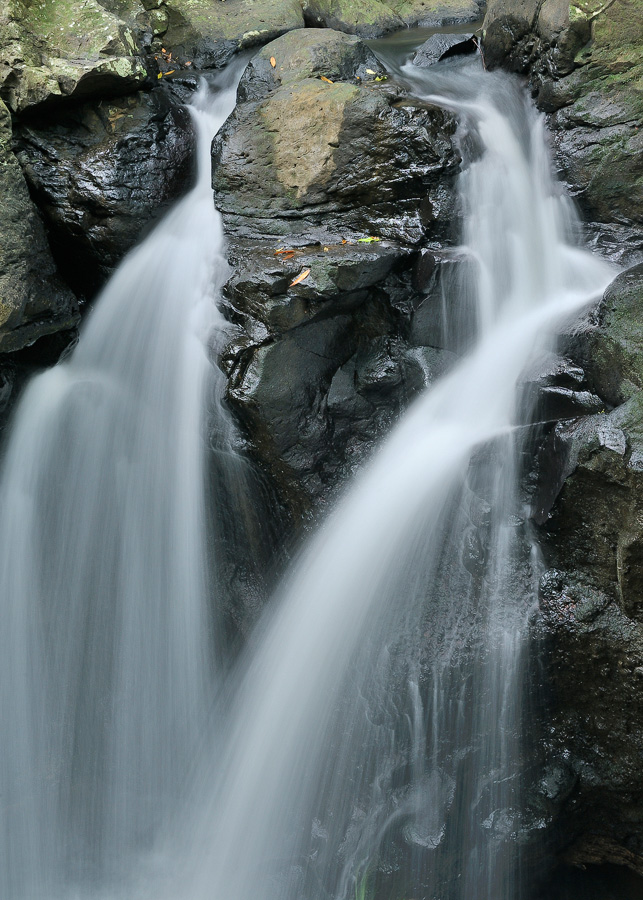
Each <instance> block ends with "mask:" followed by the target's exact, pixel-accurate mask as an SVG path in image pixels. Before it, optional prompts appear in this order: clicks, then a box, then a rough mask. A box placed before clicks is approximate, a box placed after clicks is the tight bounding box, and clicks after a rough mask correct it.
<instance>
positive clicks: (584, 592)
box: [536, 266, 643, 874]
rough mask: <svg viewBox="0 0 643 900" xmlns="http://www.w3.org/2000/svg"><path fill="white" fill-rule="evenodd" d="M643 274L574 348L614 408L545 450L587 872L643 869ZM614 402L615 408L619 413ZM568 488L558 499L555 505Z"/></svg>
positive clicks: (566, 748)
mask: <svg viewBox="0 0 643 900" xmlns="http://www.w3.org/2000/svg"><path fill="white" fill-rule="evenodd" d="M642 313H643V266H637V267H635V268H633V269H630V270H628V271H626V272H624V273H623V274H622V275H620V276H619V277H618V278H617V279H616V280H615V281H614V282H613V284H612V285H611V287H610V288H609V289H608V290H607V292H606V294H605V296H604V298H603V301H602V303H601V305H600V307H599V309H598V310H597V312H596V314H595V315H594V316H593V317H592V318H591V319H590V320H589V321H588V323H587V326H586V327H585V328H584V329H583V330H582V331H581V333H580V334H578V335H576V336H575V337H574V338H573V339H572V341H571V344H570V348H569V349H570V351H571V353H572V355H574V356H575V358H576V359H577V360H578V361H579V362H581V363H582V365H583V366H584V367H585V372H586V377H587V381H588V384H589V385H590V386H591V388H592V389H593V390H595V391H596V392H597V393H598V394H599V395H600V396H601V397H602V398H603V400H604V404H605V408H604V410H603V411H601V412H600V413H598V414H596V415H592V416H589V417H585V418H580V419H573V420H567V421H562V422H560V423H559V424H558V425H557V426H556V427H555V428H554V430H553V431H552V432H551V434H550V435H549V437H548V438H547V440H546V442H545V445H544V446H543V448H542V450H541V456H540V472H541V482H542V486H543V488H544V490H543V491H541V493H540V496H539V498H538V499H537V503H536V517H537V519H538V520H539V521H540V522H541V523H542V525H541V528H542V534H543V547H544V551H545V555H546V560H547V563H548V564H549V566H550V568H549V569H548V571H547V572H546V573H545V575H544V576H543V579H542V583H541V615H540V618H539V619H538V621H537V623H536V631H537V633H538V634H539V635H540V639H541V641H542V646H543V649H544V660H545V665H546V683H548V684H549V685H550V687H551V691H552V696H551V698H550V701H551V721H550V723H549V726H548V731H547V735H546V739H545V744H546V749H547V756H548V767H549V769H550V770H551V771H552V772H557V773H558V776H557V778H558V781H559V782H560V791H559V792H558V793H559V796H558V797H557V800H558V803H559V813H558V815H559V818H558V823H557V828H558V830H559V834H560V835H561V837H560V842H561V843H562V844H563V847H564V851H565V853H564V855H565V858H566V859H567V860H568V861H569V862H571V863H573V864H574V865H586V864H588V863H614V864H620V865H626V866H628V867H629V868H631V869H632V870H634V871H636V872H638V873H639V874H643V808H642V807H641V801H640V798H641V796H642V795H643V769H642V768H641V759H642V758H643V712H642V710H641V704H640V703H639V699H638V698H639V695H640V691H641V688H642V685H643V334H642V333H641V325H640V322H641V314H642ZM612 407H613V408H612ZM557 492H560V493H559V494H558V496H557V499H556V500H555V502H553V499H554V497H555V496H556V494H557Z"/></svg>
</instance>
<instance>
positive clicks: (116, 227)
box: [16, 85, 194, 296]
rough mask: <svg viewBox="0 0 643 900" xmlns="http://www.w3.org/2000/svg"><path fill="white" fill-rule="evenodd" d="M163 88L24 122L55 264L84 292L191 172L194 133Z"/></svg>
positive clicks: (24, 143)
mask: <svg viewBox="0 0 643 900" xmlns="http://www.w3.org/2000/svg"><path fill="white" fill-rule="evenodd" d="M179 100H180V98H177V97H175V96H173V94H172V92H171V90H169V85H161V86H159V88H155V89H154V90H153V91H152V92H151V93H142V92H138V93H135V94H132V95H130V96H129V97H124V98H122V99H114V100H111V101H102V100H101V101H98V102H96V101H94V102H88V103H85V104H82V105H78V106H74V107H73V108H72V109H70V110H69V111H54V112H53V113H52V114H50V115H49V116H44V115H41V116H39V117H38V119H37V120H36V119H33V118H32V119H29V120H26V121H24V122H23V123H22V125H21V126H20V127H19V128H18V130H17V142H16V146H17V149H18V157H19V159H20V162H21V163H22V166H23V168H24V172H25V175H26V177H27V180H28V182H29V186H30V189H31V192H32V195H33V197H34V198H35V200H36V202H37V203H38V206H39V208H40V210H41V211H42V214H43V216H44V218H45V221H46V223H47V226H48V229H49V232H50V235H51V240H52V246H53V248H54V252H55V255H56V258H57V259H58V261H59V265H60V268H61V271H62V272H63V274H64V275H65V277H66V278H67V280H68V281H69V283H70V284H71V285H72V286H73V287H74V289H75V290H76V291H77V292H78V293H79V294H83V295H85V296H91V295H92V294H93V293H95V291H96V290H97V288H98V287H100V285H101V284H102V283H103V282H104V281H105V279H106V278H107V277H108V276H109V274H110V273H111V272H112V271H113V269H114V267H115V266H116V265H117V263H118V262H119V261H120V260H121V259H122V257H123V256H124V254H125V253H126V252H127V251H128V250H129V249H130V248H131V247H132V246H133V245H134V244H135V243H136V242H137V241H138V239H139V238H140V236H141V235H142V233H143V232H144V231H145V230H146V229H148V228H149V227H150V225H151V224H152V223H153V222H154V221H155V220H156V219H157V218H158V217H159V215H160V214H162V213H163V212H164V211H165V210H166V209H167V206H168V203H169V202H171V201H173V200H175V199H176V198H177V197H179V196H181V195H182V194H184V193H185V191H186V190H187V188H188V187H189V185H190V182H191V178H192V175H193V155H194V133H193V128H192V124H191V119H190V116H189V114H188V112H187V111H186V110H185V108H184V107H183V106H181V105H180V103H179Z"/></svg>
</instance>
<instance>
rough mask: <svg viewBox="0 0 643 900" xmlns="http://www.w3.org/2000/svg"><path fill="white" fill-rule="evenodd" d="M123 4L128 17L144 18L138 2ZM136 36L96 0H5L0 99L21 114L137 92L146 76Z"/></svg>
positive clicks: (0, 24)
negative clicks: (42, 107) (40, 107)
mask: <svg viewBox="0 0 643 900" xmlns="http://www.w3.org/2000/svg"><path fill="white" fill-rule="evenodd" d="M125 5H126V7H127V11H126V14H127V15H128V16H130V15H132V16H133V17H134V18H135V17H136V15H140V16H141V17H142V18H144V17H145V10H144V8H143V6H142V5H140V4H139V3H137V2H135V0H132V2H131V3H130V2H128V3H127V4H123V6H125ZM150 33H151V30H150ZM138 37H140V35H137V34H136V33H135V31H134V30H133V29H132V28H131V27H130V26H128V25H127V24H126V22H125V21H124V20H123V19H122V18H120V16H119V15H118V14H116V13H115V12H113V11H110V9H108V8H107V5H106V6H103V5H101V4H100V3H99V2H98V0H87V2H84V3H83V4H81V5H79V4H77V3H73V2H71V0H43V2H41V3H23V2H21V0H2V2H1V3H0V97H2V99H3V100H4V101H5V103H6V104H7V106H8V107H9V108H10V109H11V110H12V111H13V112H19V111H21V110H24V109H26V108H28V107H31V106H36V105H42V104H59V103H60V102H61V101H63V100H69V99H73V100H78V99H80V98H83V97H88V96H96V95H99V96H114V95H117V94H123V93H127V92H129V91H132V90H135V89H136V87H137V86H138V85H140V84H141V83H142V82H143V81H144V80H145V79H146V78H147V70H146V67H145V65H144V63H143V60H142V58H141V55H142V48H141V45H140V43H139V41H138Z"/></svg>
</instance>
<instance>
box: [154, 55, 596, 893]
mask: <svg viewBox="0 0 643 900" xmlns="http://www.w3.org/2000/svg"><path fill="white" fill-rule="evenodd" d="M437 68H438V69H441V67H437ZM401 75H402V77H403V78H404V79H405V80H406V82H407V84H408V85H411V87H412V90H413V92H414V93H415V94H416V96H417V97H418V98H420V99H421V100H422V99H423V100H425V101H426V102H432V103H434V104H441V105H444V106H447V107H448V108H450V109H453V110H455V111H456V112H457V114H458V115H459V118H460V120H461V123H462V125H461V130H462V133H463V140H462V147H463V155H464V157H465V165H464V166H463V169H464V171H463V173H462V176H461V180H460V187H459V190H460V197H461V204H462V209H463V221H464V223H465V224H464V229H463V234H462V246H461V248H460V256H461V257H462V258H463V259H464V260H465V262H463V263H462V265H461V267H460V271H459V276H458V279H457V282H455V281H454V283H453V285H451V286H449V285H446V286H445V302H446V305H447V307H449V306H457V304H458V302H459V301H461V300H462V299H463V298H464V297H465V296H466V297H471V298H472V299H473V301H474V312H473V315H474V317H475V322H474V323H473V324H474V331H475V334H476V337H475V340H474V342H473V345H472V346H471V347H470V350H469V352H468V353H467V354H466V355H465V356H464V357H463V358H462V359H461V360H460V361H459V362H458V363H457V365H455V366H454V368H453V369H452V370H451V372H450V373H448V374H447V375H446V376H444V377H443V379H442V380H441V381H439V382H438V383H436V384H435V385H434V386H432V387H430V388H429V389H428V390H427V391H426V392H425V393H424V395H423V396H421V397H420V398H419V399H418V400H417V401H416V402H415V403H414V405H413V406H412V407H411V408H410V409H409V411H408V413H407V414H406V415H405V417H404V418H403V419H402V420H401V421H400V422H399V424H398V425H397V427H396V428H395V429H394V431H393V433H392V434H391V435H390V437H389V438H388V440H387V441H386V442H385V443H384V445H383V447H382V448H381V450H380V451H379V453H378V455H377V456H376V457H375V458H374V460H373V461H372V463H371V464H370V465H369V467H368V468H367V470H366V471H365V472H364V473H363V474H362V475H361V476H360V477H359V478H358V479H357V481H356V483H355V484H354V485H353V486H352V488H351V489H350V491H349V492H348V493H347V494H346V495H345V496H344V498H343V500H342V501H341V502H340V503H339V505H338V507H337V508H336V510H335V511H334V512H333V513H332V514H331V516H330V517H329V518H328V520H327V521H326V522H325V524H324V525H323V527H322V528H321V529H320V531H319V533H318V534H317V535H316V537H315V538H314V539H313V540H312V541H311V542H310V544H309V546H308V547H307V548H306V549H305V551H304V552H303V553H302V555H301V557H300V559H299V561H298V563H297V565H296V566H295V568H294V571H293V572H292V573H291V574H290V576H289V578H288V579H287V582H286V583H285V585H284V586H283V588H282V590H281V591H280V592H279V596H277V597H276V598H275V602H274V605H273V609H272V611H270V612H269V613H268V614H267V616H266V618H265V620H264V622H263V623H262V627H261V628H260V629H259V631H258V632H257V634H256V635H255V639H254V641H253V642H251V645H250V647H249V648H248V651H247V653H246V657H245V662H244V664H243V666H242V667H241V669H242V671H241V674H240V675H239V677H238V683H237V685H236V688H234V689H232V688H231V696H230V698H229V703H228V709H229V718H228V723H227V729H226V736H225V740H224V741H223V746H222V747H219V752H218V753H217V758H216V761H214V762H210V761H209V760H208V761H206V763H205V764H204V766H203V768H202V770H201V771H200V772H199V773H198V774H197V776H196V777H195V785H196V787H195V796H194V801H193V803H194V805H195V807H197V808H200V813H199V814H198V816H197V817H196V822H195V823H194V824H193V827H192V829H191V830H189V833H187V834H185V835H184V837H185V844H186V853H187V855H188V859H187V863H186V864H185V865H184V867H183V868H182V870H181V874H180V879H181V881H180V887H174V888H172V887H170V888H169V890H168V892H167V894H164V895H163V896H167V897H168V898H176V897H177V896H181V897H188V898H189V900H256V898H261V900H302V898H306V900H325V898H336V900H349V898H353V897H354V898H356V900H366V898H368V897H369V896H370V895H371V894H372V892H373V891H374V890H375V889H376V888H377V884H378V879H379V880H382V879H384V878H385V877H386V873H387V872H388V873H390V879H389V882H388V883H389V890H388V892H384V893H381V894H380V896H383V897H388V896H391V897H394V898H400V900H402V898H404V897H420V896H423V897H427V898H431V900H434V898H435V900H438V898H439V900H517V898H519V897H520V896H521V879H520V871H519V868H520V859H519V857H518V855H517V852H516V850H515V847H516V840H515V836H516V833H517V832H519V830H520V822H519V814H520V802H521V799H520V776H519V755H520V747H521V718H522V712H521V708H520V696H521V680H522V671H523V668H524V658H523V657H524V645H525V631H526V629H525V623H526V620H527V615H528V612H529V609H530V607H531V605H532V604H533V601H534V595H533V590H532V586H533V583H534V581H535V578H536V576H537V560H536V559H535V554H534V553H533V552H532V550H531V547H530V541H529V534H528V527H527V525H526V524H525V518H526V512H525V509H524V508H523V503H522V499H521V496H520V492H519V489H518V480H519V479H518V475H519V456H520V449H521V446H522V441H523V437H522V435H523V432H524V429H523V428H521V427H520V425H521V423H523V422H525V421H526V420H528V411H526V410H520V409H519V408H518V407H517V400H516V396H517V384H518V382H519V379H520V375H521V372H522V371H523V369H524V368H525V366H526V365H527V364H530V365H534V364H535V362H536V361H537V360H538V359H539V358H540V357H541V356H543V355H544V354H545V353H546V352H547V351H548V350H550V349H551V347H552V344H553V340H554V338H553V335H554V334H555V332H556V329H557V328H559V327H560V326H561V324H563V323H567V321H569V320H571V319H572V318H573V317H574V316H575V315H576V314H578V312H579V311H580V310H581V309H583V308H584V307H585V306H586V305H587V304H588V303H590V302H591V301H594V300H596V299H597V298H598V297H599V296H600V294H601V292H602V290H603V289H604V287H605V286H606V284H607V283H608V281H609V280H610V278H611V272H610V270H609V268H608V266H607V265H606V264H604V263H602V262H601V261H599V260H597V259H595V258H593V257H592V256H591V255H589V254H588V253H587V252H585V251H583V250H581V249H578V248H577V247H574V246H573V245H572V244H571V243H570V241H571V237H570V236H571V235H572V233H573V232H574V229H575V228H576V227H577V223H576V221H575V218H574V213H573V210H572V209H571V207H570V205H569V203H568V202H567V201H566V200H565V198H564V197H562V196H561V194H560V191H559V190H558V188H557V187H556V186H555V185H554V184H553V182H552V179H551V176H550V174H549V167H548V162H547V153H546V149H545V143H544V135H543V123H542V120H541V119H540V118H539V117H538V116H537V115H536V113H535V112H534V110H533V109H532V108H531V106H530V105H529V103H528V101H527V100H526V98H525V97H524V95H523V93H522V92H521V90H520V87H519V85H518V84H517V83H516V82H515V80H513V79H512V78H510V77H508V76H504V75H501V74H493V73H491V74H490V73H485V72H483V71H482V70H481V69H480V68H479V64H477V63H476V64H475V65H472V64H471V63H466V64H464V66H462V64H461V63H457V65H455V64H454V66H453V67H451V68H450V69H449V70H448V71H442V72H440V71H438V72H433V71H432V70H431V71H428V72H422V71H420V70H413V68H412V67H409V66H406V67H405V68H404V69H403V70H402V72H401ZM454 292H455V293H454ZM469 324H470V325H471V323H469ZM204 797H205V799H204ZM187 831H188V829H187V828H186V832H187ZM390 885H393V886H394V888H391V887H390Z"/></svg>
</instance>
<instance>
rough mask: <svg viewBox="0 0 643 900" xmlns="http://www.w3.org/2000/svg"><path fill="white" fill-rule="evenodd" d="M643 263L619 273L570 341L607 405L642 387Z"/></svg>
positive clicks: (591, 385)
mask: <svg viewBox="0 0 643 900" xmlns="http://www.w3.org/2000/svg"><path fill="white" fill-rule="evenodd" d="M642 320H643V264H642V265H638V266H634V267H632V268H630V269H628V270H626V271H625V272H623V273H622V274H621V275H619V276H618V277H617V278H616V279H615V280H614V281H613V282H612V284H611V285H610V286H609V288H608V289H607V291H606V292H605V294H604V296H603V298H602V300H601V302H600V304H599V306H598V307H597V309H596V310H595V311H594V312H593V314H592V316H591V318H590V319H588V321H587V324H586V326H585V327H584V328H583V329H582V330H581V331H580V333H579V334H577V335H576V336H575V337H574V338H572V341H571V349H572V352H573V353H574V355H575V357H576V359H578V360H579V361H580V362H582V365H583V367H584V369H585V372H586V375H587V380H588V383H589V385H590V387H591V389H592V390H593V391H595V392H596V393H598V394H599V395H600V396H601V397H602V398H603V399H604V400H605V401H606V403H608V404H609V405H610V406H618V405H619V404H621V403H623V402H624V401H625V400H628V399H629V398H631V397H633V396H634V395H635V394H637V392H639V391H640V390H641V389H642V388H643V325H642Z"/></svg>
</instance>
